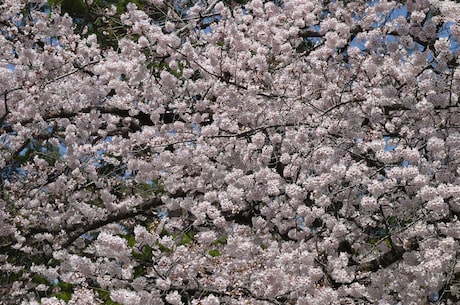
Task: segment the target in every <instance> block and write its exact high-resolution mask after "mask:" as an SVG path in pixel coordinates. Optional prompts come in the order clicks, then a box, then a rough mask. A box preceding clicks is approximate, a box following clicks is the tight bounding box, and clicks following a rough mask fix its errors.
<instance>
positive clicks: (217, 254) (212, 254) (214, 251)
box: [208, 249, 222, 257]
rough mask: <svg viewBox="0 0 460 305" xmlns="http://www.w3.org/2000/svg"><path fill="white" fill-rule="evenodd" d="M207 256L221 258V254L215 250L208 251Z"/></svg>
mask: <svg viewBox="0 0 460 305" xmlns="http://www.w3.org/2000/svg"><path fill="white" fill-rule="evenodd" d="M208 254H209V255H210V256H212V257H216V256H222V254H221V253H220V252H219V250H217V249H212V250H209V252H208Z"/></svg>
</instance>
